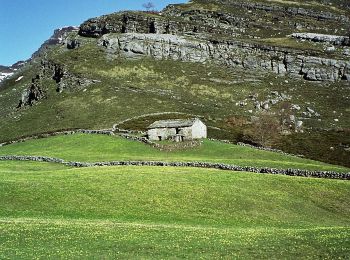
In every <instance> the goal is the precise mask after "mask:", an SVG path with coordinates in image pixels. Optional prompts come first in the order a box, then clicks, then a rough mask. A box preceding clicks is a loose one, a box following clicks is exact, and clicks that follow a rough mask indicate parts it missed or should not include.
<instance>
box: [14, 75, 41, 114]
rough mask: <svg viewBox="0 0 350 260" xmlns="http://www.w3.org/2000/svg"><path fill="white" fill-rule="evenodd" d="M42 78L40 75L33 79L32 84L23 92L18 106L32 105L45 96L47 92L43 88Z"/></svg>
mask: <svg viewBox="0 0 350 260" xmlns="http://www.w3.org/2000/svg"><path fill="white" fill-rule="evenodd" d="M40 80H41V79H40V76H39V75H37V76H36V77H35V78H33V79H32V83H31V86H30V87H29V88H28V89H26V90H25V91H24V92H23V94H22V98H21V100H20V101H19V104H18V108H20V107H24V106H32V105H33V104H34V103H35V102H37V101H39V100H40V99H42V98H44V97H45V92H44V91H43V90H42V89H41V84H40Z"/></svg>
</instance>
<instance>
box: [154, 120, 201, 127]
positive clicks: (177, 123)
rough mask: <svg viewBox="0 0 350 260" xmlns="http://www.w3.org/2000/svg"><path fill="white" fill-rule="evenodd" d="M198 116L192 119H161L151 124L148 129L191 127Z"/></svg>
mask: <svg viewBox="0 0 350 260" xmlns="http://www.w3.org/2000/svg"><path fill="white" fill-rule="evenodd" d="M196 120H197V118H192V119H171V120H159V121H156V122H154V123H153V124H151V125H150V126H149V127H148V129H152V128H176V127H189V126H192V125H193V124H194V122H195V121H196Z"/></svg>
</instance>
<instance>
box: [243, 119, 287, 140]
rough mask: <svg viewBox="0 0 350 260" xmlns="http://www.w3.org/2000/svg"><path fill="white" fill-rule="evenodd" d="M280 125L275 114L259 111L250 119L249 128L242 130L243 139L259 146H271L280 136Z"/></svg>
mask: <svg viewBox="0 0 350 260" xmlns="http://www.w3.org/2000/svg"><path fill="white" fill-rule="evenodd" d="M280 133H281V125H280V122H279V120H278V118H276V116H274V115H272V114H269V113H261V114H260V115H259V116H258V117H254V118H253V119H252V124H251V127H250V128H249V129H246V130H245V131H244V136H245V139H248V140H249V141H251V142H252V143H256V144H259V145H261V146H271V145H272V144H273V143H274V142H275V141H277V140H278V139H279V137H280Z"/></svg>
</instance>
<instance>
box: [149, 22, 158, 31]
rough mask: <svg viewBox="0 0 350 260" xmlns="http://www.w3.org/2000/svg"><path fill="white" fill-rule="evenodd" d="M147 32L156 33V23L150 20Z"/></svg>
mask: <svg viewBox="0 0 350 260" xmlns="http://www.w3.org/2000/svg"><path fill="white" fill-rule="evenodd" d="M149 33H157V29H156V25H155V23H154V22H151V23H150V25H149Z"/></svg>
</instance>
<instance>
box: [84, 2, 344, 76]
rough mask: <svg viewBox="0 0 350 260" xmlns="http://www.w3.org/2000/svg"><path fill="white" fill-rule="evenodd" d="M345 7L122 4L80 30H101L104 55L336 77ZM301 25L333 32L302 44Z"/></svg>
mask: <svg viewBox="0 0 350 260" xmlns="http://www.w3.org/2000/svg"><path fill="white" fill-rule="evenodd" d="M346 7H347V6H346ZM325 8H326V7H325ZM332 10H333V12H332ZM348 14H349V12H348V11H347V12H340V11H339V10H338V9H330V8H328V9H324V10H323V9H322V8H314V7H313V6H310V5H301V7H296V6H286V5H284V4H283V2H281V3H280V2H273V3H272V2H271V1H262V2H253V1H228V0H220V1H209V0H207V1H204V0H201V1H199V0H197V1H192V2H190V3H189V4H183V5H170V6H168V7H167V8H165V9H164V10H163V11H162V12H161V13H152V14H150V13H145V12H120V13H114V14H111V15H105V16H102V17H99V18H94V19H90V20H88V21H86V22H84V23H83V24H82V25H81V26H80V30H79V34H80V35H81V36H84V37H97V38H101V40H100V44H101V45H102V46H104V47H105V48H106V52H107V53H108V55H110V57H112V56H115V57H116V56H124V57H128V58H135V57H136V56H140V55H144V56H146V55H147V56H151V57H154V58H156V59H174V60H180V61H187V62H214V63H217V64H221V65H226V66H228V67H241V68H245V69H249V70H260V71H272V72H275V73H277V74H288V75H290V76H293V77H300V78H303V79H306V80H312V81H338V80H350V61H349V57H350V56H349V48H348V45H349V42H350V40H349V37H348V36H342V35H340V36H334V35H333V34H336V33H338V34H339V33H344V34H345V33H346V32H347V30H348V24H349V17H350V16H348ZM305 30H308V31H311V32H313V34H314V35H316V38H317V35H328V36H327V37H328V38H327V37H321V36H320V37H318V39H324V38H326V39H338V40H333V41H331V40H329V41H322V40H320V41H318V42H323V44H321V43H319V44H315V45H311V44H309V45H308V43H305V44H304V43H303V42H304V41H305V40H306V41H307V40H309V39H305V38H302V39H301V40H300V37H296V38H299V40H298V39H293V37H292V36H295V35H297V34H296V33H298V32H302V31H305ZM325 33H327V34H325ZM339 39H341V41H339ZM333 45H334V46H336V47H334V46H333ZM330 46H332V47H330Z"/></svg>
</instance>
